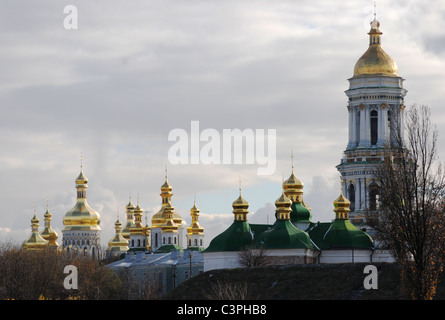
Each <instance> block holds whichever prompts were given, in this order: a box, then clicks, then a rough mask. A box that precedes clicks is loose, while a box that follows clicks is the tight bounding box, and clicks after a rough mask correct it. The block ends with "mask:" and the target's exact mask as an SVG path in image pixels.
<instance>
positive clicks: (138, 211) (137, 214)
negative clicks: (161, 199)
mask: <svg viewBox="0 0 445 320" xmlns="http://www.w3.org/2000/svg"><path fill="white" fill-rule="evenodd" d="M133 212H134V224H133V225H132V226H131V228H130V235H142V234H143V228H144V226H143V225H142V212H143V210H142V208H141V207H140V206H139V200H138V202H137V204H136V207H135V208H134V210H133Z"/></svg>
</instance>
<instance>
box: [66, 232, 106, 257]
mask: <svg viewBox="0 0 445 320" xmlns="http://www.w3.org/2000/svg"><path fill="white" fill-rule="evenodd" d="M62 234H63V240H62V241H63V249H64V251H66V252H72V253H74V252H75V253H80V254H85V255H91V256H93V257H100V255H101V252H100V248H101V247H100V230H62Z"/></svg>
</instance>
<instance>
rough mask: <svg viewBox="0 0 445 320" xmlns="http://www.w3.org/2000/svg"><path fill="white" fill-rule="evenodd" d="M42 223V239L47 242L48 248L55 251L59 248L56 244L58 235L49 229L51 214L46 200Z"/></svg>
mask: <svg viewBox="0 0 445 320" xmlns="http://www.w3.org/2000/svg"><path fill="white" fill-rule="evenodd" d="M44 221H45V224H44V229H43V231H42V233H41V236H42V238H43V239H45V240H47V241H48V243H49V246H50V247H53V248H56V249H57V248H59V247H60V245H59V244H58V243H57V239H58V237H59V235H58V234H57V232H56V231H54V230H53V228H52V227H51V212H49V205H48V199H47V201H46V212H45V215H44Z"/></svg>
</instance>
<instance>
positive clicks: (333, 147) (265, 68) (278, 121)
mask: <svg viewBox="0 0 445 320" xmlns="http://www.w3.org/2000/svg"><path fill="white" fill-rule="evenodd" d="M67 4H68V3H67ZM67 4H65V3H63V2H60V1H54V0H52V1H24V0H15V1H10V2H8V4H7V5H6V4H3V6H2V9H1V10H0V30H1V31H0V37H1V38H0V65H1V69H0V70H1V72H0V108H1V115H0V147H1V153H0V181H1V182H0V183H1V192H0V201H1V204H2V205H1V209H0V210H1V211H0V241H13V242H14V241H15V242H17V243H21V242H22V241H24V240H26V239H27V237H28V236H29V234H30V232H31V231H30V223H31V222H30V220H31V218H32V216H33V211H34V206H33V205H34V203H35V204H36V212H37V216H38V217H39V219H40V223H41V226H43V214H44V212H45V210H46V198H47V197H48V198H49V208H50V211H51V213H52V215H53V216H52V219H53V220H52V226H53V228H54V229H55V230H56V231H57V232H58V233H59V243H61V240H62V232H61V230H62V229H63V223H62V219H63V216H64V215H65V213H66V212H67V211H68V210H70V209H71V208H72V207H73V206H74V204H75V198H76V190H75V183H74V180H75V178H76V177H77V175H78V174H79V172H80V160H79V158H80V154H81V153H82V154H83V158H84V160H83V167H84V173H85V175H86V176H87V177H88V179H89V183H88V186H89V188H88V190H87V198H88V203H89V204H90V205H91V207H93V208H94V209H95V210H97V211H98V212H100V214H101V218H102V221H101V224H100V225H101V228H102V230H103V231H102V237H101V242H102V244H103V245H106V244H107V242H108V240H109V239H110V238H111V237H112V236H113V234H114V222H115V220H116V217H117V216H118V215H119V216H120V219H121V221H125V219H126V215H125V205H126V204H127V203H128V199H129V194H130V189H131V195H132V198H133V200H134V202H136V200H137V198H138V195H139V200H140V205H141V207H142V208H143V209H144V211H148V212H144V216H148V220H149V225H151V222H150V221H151V216H152V215H153V214H154V213H155V212H157V210H159V208H160V205H161V198H160V196H159V193H160V186H161V185H162V184H163V182H164V174H165V172H164V170H165V166H166V165H167V166H168V179H169V182H170V184H171V185H172V186H173V193H174V196H173V199H172V200H173V205H174V207H175V210H176V211H177V212H178V213H179V214H181V215H182V217H183V219H184V220H185V227H187V226H188V225H189V224H190V220H191V219H190V211H189V210H190V208H191V207H192V206H193V199H194V195H195V194H196V202H197V206H198V207H199V208H200V209H201V216H200V222H201V224H202V225H203V227H204V228H205V233H206V243H207V244H208V243H209V242H210V240H211V239H212V238H213V237H214V236H216V235H217V234H218V233H220V232H221V231H223V230H225V229H226V228H227V227H228V226H229V225H230V223H231V221H232V220H233V214H232V207H231V204H232V202H233V201H234V200H235V199H236V198H237V196H238V180H239V177H241V180H242V193H243V196H244V198H245V199H246V200H247V201H249V203H250V207H249V211H250V214H249V216H248V219H249V221H251V222H255V223H266V222H270V223H272V222H273V221H272V220H273V218H272V217H273V212H274V202H275V200H276V199H277V198H278V197H279V196H280V194H281V182H282V179H283V176H284V178H285V179H287V178H288V176H289V175H290V173H291V157H290V154H291V150H293V154H294V166H295V174H296V175H297V177H298V178H300V179H301V180H302V181H303V182H304V184H305V188H304V197H305V201H306V202H307V203H308V205H310V206H311V207H312V216H313V221H330V220H331V219H332V218H333V217H334V213H333V211H332V210H333V204H332V203H333V201H334V200H335V199H336V198H337V196H338V195H339V192H340V184H339V174H338V172H337V170H336V168H335V166H336V165H337V164H338V163H339V162H340V159H341V157H342V154H343V151H344V149H345V147H346V144H347V142H348V141H347V137H348V128H347V123H348V113H347V108H346V106H347V97H346V95H345V93H344V91H345V90H347V89H348V81H347V79H348V78H350V77H352V75H353V69H354V64H355V62H356V61H357V60H358V59H359V57H360V56H361V55H362V54H363V53H364V52H365V51H366V49H367V47H368V35H367V32H368V31H369V22H370V21H371V20H372V18H373V1H368V0H362V1H357V0H345V1H341V2H339V1H329V0H325V1H322V0H315V1H297V0H281V1H272V0H267V1H266V0H264V1H261V0H242V1H240V0H236V1H235V0H187V1H182V0H158V1H153V0H132V1H105V0H102V1H99V0H98V1H90V0H88V1H78V0H74V1H70V2H69V4H72V5H75V6H76V8H77V9H78V29H77V30H67V29H65V28H64V19H65V18H66V17H67V15H68V14H67V13H64V7H65V5H67ZM377 17H378V20H379V21H380V29H381V31H382V32H383V37H382V43H383V48H384V50H385V51H386V52H387V53H388V54H389V55H390V56H391V57H392V58H393V59H394V60H395V61H396V63H397V65H398V67H399V75H400V76H402V77H403V78H404V79H406V80H405V83H404V86H405V88H406V89H407V90H408V94H407V96H406V99H405V102H406V104H407V105H408V106H409V105H411V104H413V103H418V104H426V105H428V106H429V107H430V108H431V111H432V114H433V120H434V122H435V124H437V126H438V129H439V145H438V146H439V154H440V158H441V159H442V160H443V159H445V108H444V107H445V106H444V100H445V98H444V94H443V91H444V88H445V33H444V31H443V30H445V2H444V1H439V0H435V1H415V0H403V1H402V0H399V1H394V0H391V1H389V0H386V1H385V0H381V1H378V3H377ZM191 121H199V126H200V130H204V129H207V128H212V129H216V130H217V132H220V133H222V130H223V129H234V128H239V129H241V130H244V129H247V128H250V129H254V130H255V129H264V130H266V132H267V129H275V130H276V170H275V173H274V174H272V175H266V176H261V175H258V174H257V169H258V167H259V166H258V165H257V164H250V165H248V164H244V165H235V164H224V165H223V164H220V165H204V164H188V165H185V164H182V165H181V164H179V165H173V164H171V163H170V162H169V159H168V150H169V148H171V146H172V145H173V142H171V141H168V134H169V132H171V130H173V129H176V128H180V129H184V130H185V131H187V132H190V125H191ZM143 219H144V221H145V217H144V218H143ZM41 228H42V227H41Z"/></svg>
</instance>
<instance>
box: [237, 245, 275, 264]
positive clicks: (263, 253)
mask: <svg viewBox="0 0 445 320" xmlns="http://www.w3.org/2000/svg"><path fill="white" fill-rule="evenodd" d="M238 262H239V264H240V265H241V266H243V267H247V268H250V267H260V266H267V265H270V264H271V259H270V257H269V251H268V250H266V249H265V248H264V247H262V246H246V247H244V248H242V250H241V251H240V252H239V253H238Z"/></svg>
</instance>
